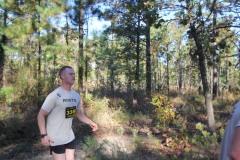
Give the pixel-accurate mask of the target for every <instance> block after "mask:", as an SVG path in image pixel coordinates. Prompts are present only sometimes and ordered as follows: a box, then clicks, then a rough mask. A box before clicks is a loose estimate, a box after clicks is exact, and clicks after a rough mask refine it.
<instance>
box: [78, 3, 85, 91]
mask: <svg viewBox="0 0 240 160" xmlns="http://www.w3.org/2000/svg"><path fill="white" fill-rule="evenodd" d="M82 6H83V1H80V4H79V8H80V10H79V23H78V34H79V35H78V36H79V39H78V40H79V43H78V91H79V92H81V91H83V65H84V60H83V58H84V57H83V34H84V33H83V32H84V30H83V25H84V9H83V8H82Z"/></svg>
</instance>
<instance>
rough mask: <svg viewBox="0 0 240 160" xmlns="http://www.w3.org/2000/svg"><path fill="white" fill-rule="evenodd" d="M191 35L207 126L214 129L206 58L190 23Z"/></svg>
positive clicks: (194, 29)
mask: <svg viewBox="0 0 240 160" xmlns="http://www.w3.org/2000/svg"><path fill="white" fill-rule="evenodd" d="M190 29H191V35H192V36H193V39H194V41H195V44H196V46H197V49H196V50H195V52H196V54H197V55H198V65H199V70H200V75H201V80H202V84H203V91H204V96H205V105H206V107H207V117H208V126H209V128H210V129H211V130H215V118H214V112H213V106H212V98H211V97H212V96H211V93H210V89H209V84H208V80H207V67H206V59H205V56H204V53H203V47H202V43H201V41H200V39H199V36H198V34H197V32H196V28H195V26H194V24H190Z"/></svg>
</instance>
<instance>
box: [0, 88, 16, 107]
mask: <svg viewBox="0 0 240 160" xmlns="http://www.w3.org/2000/svg"><path fill="white" fill-rule="evenodd" d="M0 101H2V102H4V103H5V104H7V105H11V104H12V102H13V101H14V88H13V87H12V86H6V87H3V88H1V89H0Z"/></svg>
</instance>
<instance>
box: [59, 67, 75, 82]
mask: <svg viewBox="0 0 240 160" xmlns="http://www.w3.org/2000/svg"><path fill="white" fill-rule="evenodd" d="M62 80H63V82H65V83H67V84H74V82H75V72H74V70H73V69H71V68H66V69H65V70H64V72H63V74H62Z"/></svg>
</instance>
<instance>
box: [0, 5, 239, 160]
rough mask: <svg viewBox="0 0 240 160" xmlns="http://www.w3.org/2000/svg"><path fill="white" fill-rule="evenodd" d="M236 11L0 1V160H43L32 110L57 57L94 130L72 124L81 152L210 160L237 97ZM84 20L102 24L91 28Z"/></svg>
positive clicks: (50, 85) (54, 72)
mask: <svg viewBox="0 0 240 160" xmlns="http://www.w3.org/2000/svg"><path fill="white" fill-rule="evenodd" d="M239 12H240V2H239V1H238V0H218V1H217V0H185V1H184V0H168V1H165V0H111V1H108V0H96V1H93V0H45V1H41V0H0V23H1V26H0V148H1V149H0V150H1V151H0V159H47V157H44V155H45V156H46V155H47V154H48V152H47V150H46V149H44V148H43V147H42V146H41V145H40V144H39V141H40V140H39V131H38V128H37V122H36V115H37V113H38V110H39V108H40V107H41V104H42V103H43V101H44V99H45V97H46V95H47V94H48V93H49V92H51V91H52V90H53V89H55V88H56V87H57V86H58V85H59V84H60V83H59V82H60V81H59V78H58V70H59V68H60V67H61V66H63V65H70V66H73V68H74V69H75V71H76V79H77V81H76V84H75V85H74V89H75V90H77V91H78V92H79V93H81V96H82V100H83V108H84V112H86V114H87V115H88V116H89V117H91V118H92V119H94V120H95V121H96V122H97V123H98V124H99V128H100V129H99V130H98V131H97V132H96V133H92V132H91V131H90V129H89V128H88V127H87V126H85V125H84V124H81V123H78V122H77V121H76V122H75V121H74V129H75V131H76V138H77V140H78V141H79V144H80V145H79V148H78V152H77V153H76V156H77V158H78V159H111V160H112V159H190V158H191V159H217V156H218V154H219V147H220V142H221V138H222V135H223V132H224V127H225V125H226V122H227V118H228V115H229V113H230V112H231V109H232V106H233V105H234V103H235V102H236V101H238V100H239V97H240V96H239V91H240V88H239V87H240V86H239V85H240V83H239V74H240V72H239V55H240V53H239V51H240V43H239V27H240V17H239V14H240V13H239ZM92 17H98V18H99V19H100V20H105V21H109V22H110V23H111V25H110V26H107V27H105V29H104V30H103V31H102V32H99V31H97V28H96V31H92V32H89V28H90V27H89V21H90V19H91V18H92ZM93 27H94V26H93ZM29 148H30V149H29Z"/></svg>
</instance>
